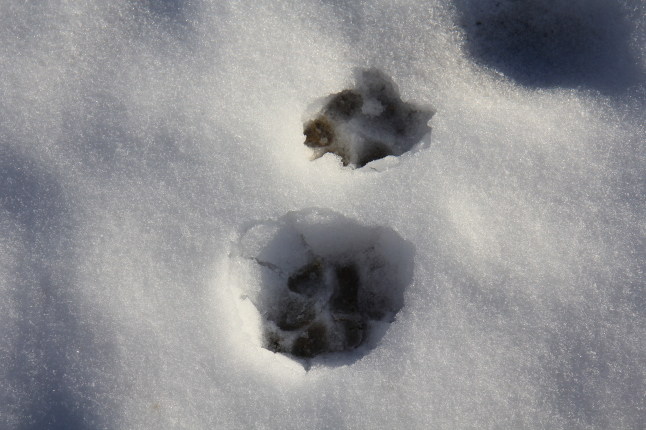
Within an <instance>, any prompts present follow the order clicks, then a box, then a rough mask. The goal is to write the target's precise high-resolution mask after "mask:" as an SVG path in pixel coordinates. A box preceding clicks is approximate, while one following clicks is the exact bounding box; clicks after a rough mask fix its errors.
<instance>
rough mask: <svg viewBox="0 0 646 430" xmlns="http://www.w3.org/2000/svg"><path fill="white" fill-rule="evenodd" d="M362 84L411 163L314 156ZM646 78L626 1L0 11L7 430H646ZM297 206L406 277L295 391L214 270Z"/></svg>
mask: <svg viewBox="0 0 646 430" xmlns="http://www.w3.org/2000/svg"><path fill="white" fill-rule="evenodd" d="M478 23H479V24H478ZM552 30H554V32H552ZM357 67H360V68H367V67H376V68H379V69H380V70H382V71H383V72H384V73H386V74H387V75H388V76H391V77H392V78H393V80H394V81H395V82H396V83H397V85H398V87H399V89H400V91H401V95H402V99H403V100H410V101H414V102H416V103H419V104H421V105H428V106H433V107H434V108H435V109H436V111H437V113H436V114H435V116H434V117H433V118H432V120H431V121H430V125H431V126H432V128H433V130H432V132H431V135H430V138H429V139H430V140H429V141H428V142H427V143H428V144H427V145H426V146H425V147H424V148H423V149H420V150H419V151H417V152H413V153H410V152H409V153H406V154H403V155H402V156H401V157H398V158H397V157H387V158H386V159H383V160H379V162H380V163H381V164H380V167H379V168H377V169H369V168H368V167H369V166H366V167H365V168H361V169H356V170H352V169H349V168H344V167H342V166H341V162H340V160H339V158H338V157H335V156H334V155H332V154H327V155H326V156H324V157H322V158H320V159H318V160H316V161H310V150H309V149H308V148H307V147H305V146H304V145H303V141H304V136H303V134H302V132H303V115H304V113H305V111H306V109H307V107H308V106H309V105H310V104H311V103H312V102H313V101H315V100H317V99H320V98H321V97H325V96H326V95H329V94H334V93H338V92H339V91H342V90H343V89H345V88H350V87H351V85H352V84H353V81H352V80H353V75H352V70H353V69H355V68H357ZM645 72H646V4H644V2H643V1H641V0H589V1H583V0H569V1H566V0H522V1H520V0H455V1H454V2H450V1H448V0H435V1H433V0H429V1H422V0H416V1H404V0H399V1H392V0H388V1H386V0H383V1H380V0H374V1H361V0H357V1H349V0H317V1H315V0H299V1H290V0H286V1H280V2H278V1H264V0H256V1H253V2H241V1H230V2H227V1H207V0H112V1H105V0H95V1H93V0H87V1H71V0H70V1H66V0H40V1H39V0H5V1H2V2H0V95H1V96H0V428H2V429H103V428H105V429H166V428H186V429H213V428H218V429H219V428H221V429H250V428H294V429H308V428H335V429H336V428H370V429H372V428H388V429H391V428H419V429H422V428H423V429H427V428H438V429H440V428H447V429H448V428H510V429H511V428H513V429H516V428H537V429H542V428H552V429H558V428H580V429H588V428H599V429H605V428H615V429H641V428H644V423H646V398H645V393H646V327H645V323H646V292H645V285H644V283H645V281H646V240H645V238H646V218H645V216H644V213H645V209H646V207H645V206H646V176H645V175H646V173H645V172H646V150H645V148H644V144H645V143H646V137H645V136H646V133H645V130H644V128H645V127H644V124H646V121H645V120H646V118H645V117H646V115H645V112H646V110H645V105H644V103H645V101H646V89H645V82H646V80H645V78H644V76H645ZM375 170H377V171H375ZM309 208H322V209H325V210H329V211H332V212H334V213H338V214H341V215H342V216H344V217H346V218H348V219H350V220H353V222H356V223H359V224H361V225H365V226H367V227H370V228H372V227H383V228H385V229H389V231H390V230H392V231H394V232H396V233H397V235H399V236H400V237H401V238H402V239H403V240H405V241H407V242H410V243H411V244H412V245H413V246H414V248H415V252H414V259H413V262H412V263H413V279H412V283H411V284H410V285H409V286H408V288H406V290H405V293H404V306H403V308H402V309H401V311H400V312H399V313H398V314H397V316H396V320H395V321H394V322H393V323H392V324H391V325H390V327H389V328H388V330H387V332H385V334H384V336H383V338H382V339H381V341H380V344H379V345H377V346H376V347H375V348H374V349H373V350H372V351H370V352H369V353H368V354H366V355H365V356H363V358H361V359H360V360H358V361H355V362H353V363H351V364H348V365H343V366H326V365H325V363H319V364H315V365H314V366H313V367H312V368H311V369H310V370H309V371H305V369H304V368H303V366H301V365H300V364H299V363H297V362H295V361H294V360H292V359H290V358H289V357H286V356H284V355H281V354H274V353H272V352H270V351H268V350H266V349H263V348H262V347H261V346H260V344H259V343H258V339H257V333H255V332H254V331H253V330H250V329H248V326H249V324H246V323H244V322H245V321H247V322H249V321H252V320H253V318H254V317H253V315H256V316H255V318H259V316H258V314H257V313H256V314H254V309H252V308H250V307H249V306H247V307H245V303H244V301H243V300H240V299H239V297H236V296H235V294H234V293H233V292H232V291H234V289H232V288H231V286H232V285H239V282H241V280H244V279H245V277H247V276H249V273H247V271H246V269H245V268H244V266H243V265H236V264H235V260H234V259H232V258H230V253H231V250H232V249H233V247H234V244H235V243H236V241H237V240H238V239H239V236H240V233H241V231H243V229H244V228H245V227H248V226H249V225H252V224H253V223H258V222H264V221H267V222H272V221H271V220H278V219H280V218H281V217H283V216H284V215H285V214H287V213H289V212H290V211H301V210H306V209H309ZM393 258H397V256H394V257H393ZM247 302H248V301H247Z"/></svg>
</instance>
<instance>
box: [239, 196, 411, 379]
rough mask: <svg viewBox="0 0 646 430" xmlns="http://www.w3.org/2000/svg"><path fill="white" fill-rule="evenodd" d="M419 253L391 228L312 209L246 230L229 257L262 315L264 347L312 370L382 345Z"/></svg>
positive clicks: (241, 284)
mask: <svg viewBox="0 0 646 430" xmlns="http://www.w3.org/2000/svg"><path fill="white" fill-rule="evenodd" d="M414 254H415V251H414V246H413V245H412V244H411V243H410V242H408V241H406V240H404V239H402V238H401V237H400V236H399V235H398V234H397V233H396V232H395V231H394V230H392V229H390V228H387V227H382V226H377V227H370V226H364V225H362V224H360V223H358V222H356V221H354V220H351V219H349V218H346V217H344V216H343V215H340V214H337V213H335V212H332V211H329V210H325V209H307V210H303V211H297V212H289V213H288V214H286V215H284V216H283V217H281V218H279V219H278V220H267V221H261V222H257V223H254V224H253V225H251V226H249V227H248V228H246V229H244V231H243V232H242V234H241V236H240V239H239V241H238V242H237V243H236V244H235V246H234V251H233V252H232V254H231V258H232V263H233V264H232V267H233V268H235V269H233V270H238V271H239V272H238V274H239V276H237V277H236V279H238V288H239V289H240V290H242V291H240V293H241V298H242V299H244V300H250V301H251V303H252V304H253V306H254V308H255V310H256V311H257V313H258V315H259V316H260V321H261V326H262V327H261V329H260V333H258V335H259V337H260V344H261V345H262V347H264V348H266V349H268V350H270V351H273V352H276V353H282V354H285V355H287V356H290V357H292V358H294V359H296V360H299V361H301V363H303V364H304V365H305V367H306V368H309V365H310V364H311V361H312V359H314V358H318V357H326V360H325V363H326V364H328V365H332V366H333V365H335V363H336V364H338V365H342V364H348V363H350V362H353V361H354V360H356V359H358V358H360V357H362V356H363V355H365V354H366V353H367V352H369V351H370V350H372V349H374V348H375V347H376V346H377V344H378V342H379V341H380V340H381V338H382V337H383V336H384V334H385V333H386V330H387V329H388V327H389V326H390V323H392V322H393V321H394V320H395V315H396V314H397V313H398V312H399V311H400V310H401V309H402V307H403V306H404V291H405V289H406V288H407V287H408V285H410V283H411V282H412V277H413V257H414Z"/></svg>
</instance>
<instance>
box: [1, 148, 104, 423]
mask: <svg viewBox="0 0 646 430" xmlns="http://www.w3.org/2000/svg"><path fill="white" fill-rule="evenodd" d="M0 216H2V217H8V218H10V219H12V220H13V222H14V225H18V226H20V228H19V230H18V231H17V232H16V234H17V237H18V240H20V241H21V243H22V246H23V249H24V251H23V252H22V255H19V256H18V262H17V264H16V266H15V270H14V273H11V274H10V276H11V277H10V279H9V280H8V281H9V282H8V284H7V285H6V288H5V290H4V296H3V297H2V300H6V301H8V303H10V306H11V308H12V311H13V314H14V315H13V317H12V319H8V320H7V321H10V322H11V327H4V329H5V330H6V332H5V335H6V336H11V339H9V345H11V347H10V349H9V350H5V351H1V352H0V359H1V360H2V361H3V365H4V366H3V367H4V369H5V370H6V372H7V374H6V375H4V381H3V384H4V385H5V390H6V391H5V394H4V395H3V397H4V398H5V399H6V401H7V405H6V406H7V407H8V408H10V410H11V411H13V414H15V415H16V416H15V417H14V420H17V421H18V422H19V426H18V427H19V428H21V429H86V428H87V429H91V428H97V426H98V425H99V424H100V421H99V417H98V415H97V414H96V413H95V412H94V409H95V408H94V406H93V405H92V403H91V400H90V398H91V396H92V394H91V391H92V389H91V388H90V385H91V382H92V381H88V380H86V378H85V377H84V376H83V375H84V374H85V372H84V371H83V370H82V369H81V368H80V365H79V361H80V357H82V356H85V355H87V352H88V348H92V346H93V344H95V342H94V341H93V338H94V335H93V333H92V332H91V330H90V329H89V328H84V327H83V326H82V322H81V321H80V320H79V317H78V311H77V309H76V303H75V301H74V297H73V295H72V294H71V291H70V290H69V287H70V285H71V279H72V276H71V274H70V273H69V270H70V269H69V268H68V267H69V266H70V263H69V261H68V260H69V259H70V258H71V254H72V252H71V251H72V250H71V249H70V243H71V234H72V227H71V224H70V223H71V209H70V207H69V205H68V204H67V203H66V202H65V199H64V196H63V193H62V189H61V187H60V185H59V184H58V183H57V181H56V180H55V178H54V177H53V176H51V175H50V174H48V173H45V172H44V171H43V170H42V169H41V168H40V166H38V165H37V164H36V163H35V162H33V161H32V160H30V159H28V158H26V157H24V156H23V155H21V154H19V153H18V152H17V151H15V150H12V149H11V148H10V147H8V146H4V145H2V146H0ZM8 333H11V335H9V334H8Z"/></svg>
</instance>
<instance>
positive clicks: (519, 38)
mask: <svg viewBox="0 0 646 430" xmlns="http://www.w3.org/2000/svg"><path fill="white" fill-rule="evenodd" d="M456 6H457V9H458V12H459V22H460V25H461V26H462V27H463V28H464V30H465V32H466V46H465V48H466V50H467V52H468V53H469V54H471V55H472V56H473V57H474V59H475V60H476V61H478V62H481V63H482V64H484V65H486V66H489V67H492V68H493V69H495V70H497V71H499V72H501V73H503V74H504V75H506V76H508V77H510V78H512V79H514V80H515V81H517V82H518V83H520V84H522V85H526V86H529V87H570V88H578V87H587V88H591V89H595V90H598V91H601V92H604V93H616V92H621V91H622V90H625V89H626V88H628V87H631V86H634V85H636V84H638V83H640V82H642V81H643V79H644V71H643V70H642V68H641V66H640V65H639V63H638V60H637V56H636V55H635V54H634V52H633V50H632V47H631V34H630V27H631V26H630V24H629V23H628V22H627V19H626V13H625V11H624V9H623V6H622V4H621V3H620V2H619V1H616V0H592V1H571V2H563V1H556V0H457V1H456Z"/></svg>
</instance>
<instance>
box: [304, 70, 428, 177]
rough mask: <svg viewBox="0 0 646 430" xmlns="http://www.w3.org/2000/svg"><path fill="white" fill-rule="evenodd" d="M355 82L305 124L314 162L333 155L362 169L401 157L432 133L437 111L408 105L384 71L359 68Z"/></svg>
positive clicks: (344, 163)
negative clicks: (390, 158)
mask: <svg viewBox="0 0 646 430" xmlns="http://www.w3.org/2000/svg"><path fill="white" fill-rule="evenodd" d="M355 78H356V86H355V88H352V89H347V90H343V91H341V92H339V93H336V94H331V95H330V96H328V97H325V98H324V99H322V100H319V101H318V102H317V103H315V105H320V104H321V103H322V104H323V106H322V108H321V109H320V110H319V111H318V112H316V113H315V114H314V115H311V116H310V118H308V119H307V120H306V121H305V123H304V124H303V134H304V135H305V142H304V143H305V145H306V146H307V147H309V148H311V149H313V151H314V154H313V157H312V158H313V159H314V160H315V159H318V158H320V157H322V156H323V155H325V154H327V153H332V154H336V155H338V156H339V157H341V162H342V163H343V165H344V166H351V167H356V168H359V167H363V166H365V165H366V164H368V163H370V162H371V161H375V160H379V159H381V158H385V157H387V156H389V155H394V156H400V155H402V154H404V153H405V152H408V151H410V150H411V149H413V148H415V147H416V146H417V145H418V144H419V143H420V142H421V141H422V140H423V139H424V137H425V136H426V135H427V134H428V133H430V131H431V127H429V126H428V121H429V120H430V119H431V117H432V116H433V115H434V114H435V110H434V109H432V108H430V107H424V106H418V105H416V104H414V103H412V102H404V101H402V100H401V98H400V93H399V89H398V87H397V84H395V82H394V81H393V80H392V79H391V78H390V77H388V76H387V75H386V74H384V73H383V72H381V71H380V70H378V69H375V68H370V69H357V70H355Z"/></svg>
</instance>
